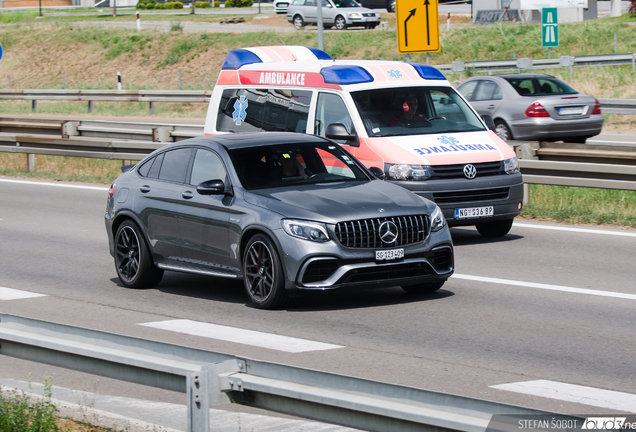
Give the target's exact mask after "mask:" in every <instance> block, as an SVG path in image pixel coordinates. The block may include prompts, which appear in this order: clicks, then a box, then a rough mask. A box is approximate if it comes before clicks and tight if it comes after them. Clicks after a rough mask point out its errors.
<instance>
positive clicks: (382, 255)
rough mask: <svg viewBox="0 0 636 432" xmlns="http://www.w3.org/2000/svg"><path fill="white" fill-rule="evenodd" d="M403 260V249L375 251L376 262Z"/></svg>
mask: <svg viewBox="0 0 636 432" xmlns="http://www.w3.org/2000/svg"><path fill="white" fill-rule="evenodd" d="M400 258H404V249H390V250H379V251H375V260H376V261H389V260H395V259H400Z"/></svg>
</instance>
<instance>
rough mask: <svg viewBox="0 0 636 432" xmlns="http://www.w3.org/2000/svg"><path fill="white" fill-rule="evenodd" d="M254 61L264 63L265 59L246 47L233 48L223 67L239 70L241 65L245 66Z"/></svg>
mask: <svg viewBox="0 0 636 432" xmlns="http://www.w3.org/2000/svg"><path fill="white" fill-rule="evenodd" d="M252 63H263V60H261V59H260V57H259V56H257V55H256V54H254V53H253V52H252V51H248V50H246V49H235V50H231V51H230V52H228V53H227V55H226V56H225V61H224V62H223V66H222V67H221V69H232V70H238V69H240V68H241V66H245V65H248V64H252Z"/></svg>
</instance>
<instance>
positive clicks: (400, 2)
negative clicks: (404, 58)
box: [395, 0, 440, 54]
mask: <svg viewBox="0 0 636 432" xmlns="http://www.w3.org/2000/svg"><path fill="white" fill-rule="evenodd" d="M437 4H438V0H397V1H396V5H395V7H396V14H395V18H396V20H397V30H398V31H397V34H398V52H400V53H401V54H409V53H416V52H428V51H439V50H440V42H439V13H438V11H437Z"/></svg>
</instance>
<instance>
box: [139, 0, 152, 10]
mask: <svg viewBox="0 0 636 432" xmlns="http://www.w3.org/2000/svg"><path fill="white" fill-rule="evenodd" d="M136 8H137V9H155V0H139V1H138V2H137V6H136Z"/></svg>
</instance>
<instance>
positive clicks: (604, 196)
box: [522, 185, 636, 227]
mask: <svg viewBox="0 0 636 432" xmlns="http://www.w3.org/2000/svg"><path fill="white" fill-rule="evenodd" d="M529 191H530V193H529V204H528V205H526V206H525V207H524V209H523V212H522V215H523V216H524V217H527V218H535V219H553V220H556V221H559V222H565V223H572V224H595V225H622V226H629V227H636V192H635V191H622V190H612V189H590V188H576V187H567V186H547V185H529Z"/></svg>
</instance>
